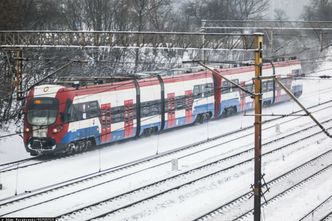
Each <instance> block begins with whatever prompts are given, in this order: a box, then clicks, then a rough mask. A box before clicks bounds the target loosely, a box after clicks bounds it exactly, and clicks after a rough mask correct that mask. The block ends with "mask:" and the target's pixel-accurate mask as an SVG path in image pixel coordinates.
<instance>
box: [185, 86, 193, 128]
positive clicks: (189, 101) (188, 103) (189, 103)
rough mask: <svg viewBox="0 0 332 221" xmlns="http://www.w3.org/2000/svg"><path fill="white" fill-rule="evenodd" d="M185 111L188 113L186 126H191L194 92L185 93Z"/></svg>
mask: <svg viewBox="0 0 332 221" xmlns="http://www.w3.org/2000/svg"><path fill="white" fill-rule="evenodd" d="M185 96H186V97H185V111H186V124H190V123H191V122H192V118H193V113H192V108H193V103H194V100H193V92H192V90H188V91H185Z"/></svg>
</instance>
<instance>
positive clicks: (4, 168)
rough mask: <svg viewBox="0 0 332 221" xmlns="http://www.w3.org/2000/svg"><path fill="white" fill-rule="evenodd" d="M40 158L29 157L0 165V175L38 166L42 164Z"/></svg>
mask: <svg viewBox="0 0 332 221" xmlns="http://www.w3.org/2000/svg"><path fill="white" fill-rule="evenodd" d="M43 162H44V161H42V160H41V158H40V157H29V158H26V159H22V160H16V161H12V162H9V163H3V164H0V173H5V172H9V171H12V170H17V169H20V168H25V167H29V166H33V165H38V164H41V163H43Z"/></svg>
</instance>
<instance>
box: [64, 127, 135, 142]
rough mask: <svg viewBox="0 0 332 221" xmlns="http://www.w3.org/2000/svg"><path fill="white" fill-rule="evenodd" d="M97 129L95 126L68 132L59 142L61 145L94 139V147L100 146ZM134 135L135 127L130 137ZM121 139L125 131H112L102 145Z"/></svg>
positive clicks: (99, 135) (123, 137) (99, 136)
mask: <svg viewBox="0 0 332 221" xmlns="http://www.w3.org/2000/svg"><path fill="white" fill-rule="evenodd" d="M97 128H98V127H97V126H93V127H87V128H81V129H78V130H76V131H69V132H67V134H66V135H65V136H64V138H63V139H62V140H61V144H67V143H70V142H74V141H77V140H83V139H87V138H91V137H94V138H95V141H96V145H99V144H101V139H100V138H101V134H100V133H99V131H98V130H97ZM135 134H136V127H134V128H133V133H132V136H131V137H134V136H135ZM126 138H130V137H126ZM123 139H125V131H124V130H115V131H112V139H111V140H109V141H107V142H103V143H110V142H114V141H119V140H123Z"/></svg>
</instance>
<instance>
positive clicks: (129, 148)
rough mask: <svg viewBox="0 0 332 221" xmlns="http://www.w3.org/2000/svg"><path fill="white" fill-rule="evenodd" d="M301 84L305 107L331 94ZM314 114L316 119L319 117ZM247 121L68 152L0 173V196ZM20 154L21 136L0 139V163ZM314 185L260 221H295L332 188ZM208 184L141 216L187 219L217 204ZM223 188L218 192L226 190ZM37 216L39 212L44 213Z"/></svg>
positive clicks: (271, 170) (327, 83) (326, 87)
mask: <svg viewBox="0 0 332 221" xmlns="http://www.w3.org/2000/svg"><path fill="white" fill-rule="evenodd" d="M330 68H332V63H331V60H330V61H328V62H326V63H324V64H323V65H322V66H321V67H320V69H321V70H326V71H322V72H318V73H317V75H323V74H327V75H332V74H331V73H332V71H331V70H329V69H330ZM303 85H304V88H303V90H304V94H303V95H302V96H301V97H300V101H301V102H302V103H303V104H304V105H305V106H311V105H315V104H318V103H322V102H324V101H327V100H330V99H331V98H332V80H329V79H322V80H317V79H312V78H310V79H307V80H303ZM299 109H300V108H299V107H298V106H297V105H296V104H295V103H294V102H292V101H290V102H286V103H283V104H278V105H275V106H272V107H269V108H266V109H264V110H263V112H264V113H265V114H268V113H274V114H279V113H283V114H285V113H290V112H292V111H295V110H299ZM314 115H315V114H314ZM316 117H317V118H319V116H316ZM269 118H270V117H264V119H269ZM249 125H253V117H252V116H243V115H241V114H239V115H236V116H233V117H229V118H226V119H222V120H217V121H211V122H209V123H207V124H204V125H198V126H191V127H185V128H181V129H178V130H173V131H170V132H167V133H163V134H161V135H156V136H152V137H148V138H140V139H137V140H133V141H129V142H123V143H117V144H113V145H110V146H109V147H105V148H102V149H99V150H95V151H92V152H88V153H84V154H82V155H78V156H77V157H75V156H74V157H72V158H70V160H66V159H63V160H61V163H59V162H58V161H54V162H53V163H48V164H47V165H48V167H47V168H42V167H43V166H41V168H38V167H34V168H35V169H36V171H30V172H29V173H25V172H24V173H23V172H22V173H21V171H20V170H19V171H16V172H14V173H12V175H10V176H7V175H6V176H4V175H3V176H1V174H0V183H2V184H3V190H0V199H1V198H4V197H7V196H9V195H13V194H14V192H17V193H22V192H24V191H26V190H32V189H35V188H38V187H41V186H42V185H51V184H54V183H55V182H60V181H64V180H68V179H70V178H73V177H77V176H80V175H85V174H87V173H93V172H97V171H98V170H100V169H105V168H109V167H112V166H116V165H120V164H123V163H126V162H130V161H134V160H137V159H140V158H143V157H146V156H150V155H155V154H156V153H162V152H165V151H167V150H170V149H174V148H177V147H180V146H184V145H186V144H188V143H193V142H196V141H201V140H204V139H207V138H209V137H214V136H217V135H220V134H224V133H227V132H230V131H234V130H237V129H239V128H242V127H246V126H249ZM288 127H289V126H288ZM287 129H288V128H285V127H283V126H282V125H281V128H280V130H281V132H282V131H285V130H287ZM264 136H267V135H264V134H263V139H264V138H265V137H264ZM252 140H253V137H252ZM331 143H332V142H331V141H329V140H327V139H325V140H324V141H322V143H321V144H320V145H315V144H310V147H312V149H311V150H310V148H307V149H309V150H310V152H312V153H314V152H315V151H313V149H314V148H317V146H321V147H322V148H323V149H328V148H330V146H329V145H330V144H331ZM26 157H29V155H28V154H27V153H26V152H25V149H24V147H23V143H22V140H21V138H20V137H19V136H13V137H8V138H4V139H1V140H0V163H5V162H10V161H13V160H19V159H23V158H26ZM287 160H288V161H293V163H296V162H297V163H299V162H298V161H301V160H303V157H302V158H301V157H299V158H298V159H297V158H296V157H294V155H293V156H292V158H290V159H287ZM276 165H277V164H276ZM186 166H187V164H183V165H181V164H180V170H181V167H183V169H185V167H186ZM279 169H280V171H279ZM285 169H287V168H283V170H285ZM263 170H264V172H265V173H267V174H270V175H271V174H272V175H273V174H278V173H280V172H281V170H282V167H281V166H280V165H279V166H273V162H271V163H270V164H269V165H267V166H266V167H265V166H264V167H263ZM331 175H332V174H331ZM243 179H244V180H248V179H249V180H250V179H252V178H251V175H248V174H247V175H245V177H243ZM237 182H238V180H237V181H236V182H233V183H232V182H231V183H229V188H230V189H231V188H234V187H235V186H236V185H237V184H236V183H237ZM211 185H212V184H211ZM317 186H319V187H317ZM317 186H316V188H315V190H314V191H312V192H311V193H310V194H307V195H308V198H306V199H303V200H301V199H300V197H299V196H301V194H296V193H294V196H293V198H290V199H289V197H290V196H289V197H288V198H287V200H285V202H283V206H282V207H281V206H278V209H277V210H275V207H274V209H268V208H266V209H265V210H264V218H265V220H295V219H296V218H298V216H301V215H304V214H305V212H304V211H308V210H310V209H312V208H313V207H314V205H317V204H318V203H319V202H321V201H323V200H324V199H325V198H326V197H328V196H327V195H326V194H327V193H326V192H329V193H330V194H331V192H332V190H331V188H330V187H329V183H318V184H317ZM209 188H210V189H211V190H212V194H210V195H209V196H210V197H208V196H205V198H204V197H198V198H197V197H196V196H193V195H192V193H188V195H187V197H188V198H189V200H188V199H186V200H183V201H179V202H177V203H174V204H172V206H171V207H170V209H165V210H161V211H160V213H154V214H153V215H152V216H151V217H149V218H147V217H145V219H147V220H156V219H158V220H161V219H164V220H170V219H168V218H171V220H174V219H175V220H176V219H177V220H179V219H181V220H182V219H189V220H190V219H191V218H194V217H195V216H193V214H195V212H196V213H197V212H199V211H201V210H202V209H203V211H204V210H208V208H213V207H215V206H216V205H218V203H220V202H219V200H218V199H216V200H212V199H213V198H211V196H212V195H213V191H217V192H218V194H220V190H216V188H215V187H213V186H210V187H209ZM241 188H242V190H243V188H244V187H243V186H241ZM323 188H324V190H323ZM239 189H240V188H239ZM326 190H328V191H326ZM217 192H216V193H217ZM226 192H227V191H226ZM226 192H225V193H224V194H226ZM324 196H325V197H324ZM230 197H231V196H230ZM234 197H235V196H234ZM234 197H231V198H234ZM302 197H303V195H302ZM197 199H198V200H199V201H198V200H197ZM197 202H198V203H197ZM308 202H310V203H308ZM287 203H289V205H287ZM213 205H214V206H213ZM162 206H165V205H161V207H162ZM290 206H292V207H291V208H292V211H293V212H292V213H294V214H295V215H292V216H289V217H292V218H290V219H287V217H282V218H281V217H280V216H281V215H282V214H284V216H286V215H285V214H290V213H289V209H290ZM166 207H167V206H166ZM174 207H175V208H176V207H179V210H178V212H176V213H174ZM184 209H186V214H187V215H186V216H183V214H182V211H184ZM0 210H1V208H0ZM157 210H158V209H157ZM188 210H189V211H188ZM190 211H192V212H190ZM194 211H195V212H194ZM170 213H173V215H172V216H170ZM43 215H44V216H45V215H47V214H43ZM278 217H280V219H278ZM140 218H144V217H140ZM117 219H119V217H117Z"/></svg>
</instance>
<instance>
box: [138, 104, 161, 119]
mask: <svg viewBox="0 0 332 221" xmlns="http://www.w3.org/2000/svg"><path fill="white" fill-rule="evenodd" d="M158 114H160V101H159V100H155V101H146V102H142V103H141V117H149V116H153V115H158Z"/></svg>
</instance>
